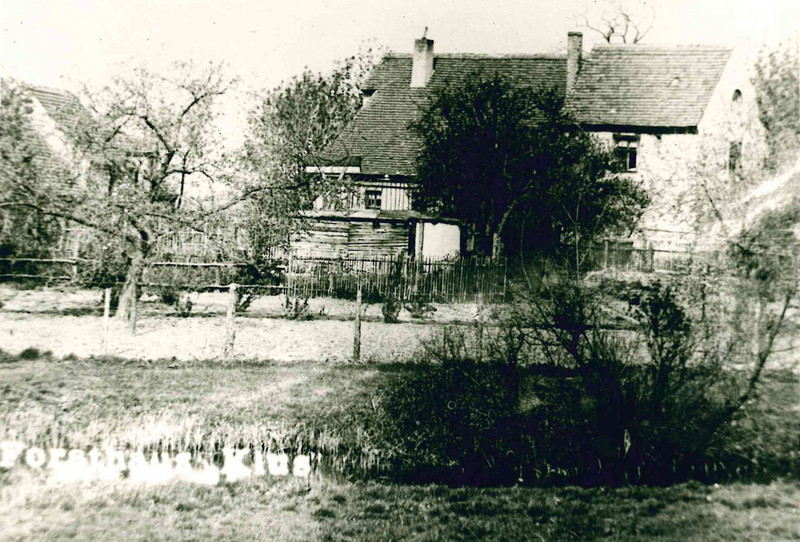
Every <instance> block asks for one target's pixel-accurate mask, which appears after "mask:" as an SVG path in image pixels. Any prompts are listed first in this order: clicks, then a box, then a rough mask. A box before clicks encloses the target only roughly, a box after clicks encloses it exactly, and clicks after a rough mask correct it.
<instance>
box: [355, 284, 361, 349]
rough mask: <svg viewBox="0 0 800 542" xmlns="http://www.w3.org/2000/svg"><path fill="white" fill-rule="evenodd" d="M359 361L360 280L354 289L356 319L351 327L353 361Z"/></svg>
mask: <svg viewBox="0 0 800 542" xmlns="http://www.w3.org/2000/svg"><path fill="white" fill-rule="evenodd" d="M360 362H361V281H360V280H359V281H358V286H357V289H356V320H355V324H354V327H353V363H360Z"/></svg>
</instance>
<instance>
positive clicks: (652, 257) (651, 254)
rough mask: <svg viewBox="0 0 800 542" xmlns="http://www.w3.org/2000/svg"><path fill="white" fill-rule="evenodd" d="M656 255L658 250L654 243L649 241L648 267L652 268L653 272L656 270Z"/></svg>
mask: <svg viewBox="0 0 800 542" xmlns="http://www.w3.org/2000/svg"><path fill="white" fill-rule="evenodd" d="M655 256H656V250H655V248H654V247H653V243H647V259H648V260H649V261H648V267H649V268H650V272H651V273H652V272H653V271H655Z"/></svg>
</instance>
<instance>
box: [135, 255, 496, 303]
mask: <svg viewBox="0 0 800 542" xmlns="http://www.w3.org/2000/svg"><path fill="white" fill-rule="evenodd" d="M280 256H281V257H276V258H271V259H268V260H267V261H266V262H265V263H264V264H263V265H261V266H260V267H258V268H256V267H254V266H250V265H246V264H235V263H226V262H221V263H192V262H154V263H152V264H150V266H149V267H148V268H147V269H146V270H145V273H144V276H143V283H145V284H151V285H167V284H169V285H174V286H176V287H178V288H186V289H207V288H218V287H222V286H224V285H226V284H229V283H231V282H234V283H237V284H241V285H243V287H244V288H255V289H260V290H264V291H266V292H269V291H272V292H275V293H277V292H281V293H286V294H287V295H289V296H291V297H299V298H313V297H338V298H355V296H356V292H357V291H358V289H359V287H360V289H361V291H362V295H363V296H364V299H365V300H370V299H385V298H387V297H392V298H396V299H401V300H413V299H417V298H418V299H421V300H426V301H441V302H454V303H465V302H473V301H477V300H479V299H480V300H484V301H486V302H500V301H502V300H503V298H504V296H505V288H506V263H505V261H496V260H492V259H490V258H484V257H479V256H468V257H462V258H455V259H449V260H437V259H432V258H411V257H407V256H404V255H402V254H401V255H396V256H390V255H369V254H350V255H319V254H303V253H295V252H288V253H285V254H281V255H280Z"/></svg>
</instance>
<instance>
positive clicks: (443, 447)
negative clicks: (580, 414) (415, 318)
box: [382, 359, 529, 485]
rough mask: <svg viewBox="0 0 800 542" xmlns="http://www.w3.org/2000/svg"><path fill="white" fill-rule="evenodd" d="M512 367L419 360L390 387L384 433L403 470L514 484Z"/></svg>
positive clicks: (516, 441)
mask: <svg viewBox="0 0 800 542" xmlns="http://www.w3.org/2000/svg"><path fill="white" fill-rule="evenodd" d="M518 384H519V373H518V371H517V369H516V368H513V367H509V366H507V365H502V364H498V363H476V362H474V361H472V360H469V359H465V360H448V361H445V362H444V363H442V364H425V365H420V366H419V370H418V371H416V372H415V373H414V374H413V375H412V376H410V377H409V378H408V379H401V380H399V381H398V382H396V384H395V386H394V387H393V388H391V389H389V390H388V391H387V393H386V397H385V400H384V401H383V403H382V404H383V405H384V408H385V409H386V416H385V420H386V425H385V426H384V431H383V435H382V437H383V438H384V439H385V440H386V441H387V447H388V448H390V449H397V450H398V458H397V460H398V463H399V468H400V470H401V472H405V473H406V474H407V475H410V476H412V477H416V478H423V479H422V480H417V481H430V480H425V479H424V477H425V476H426V473H432V472H433V473H439V474H438V475H436V477H437V478H438V477H439V476H441V475H444V477H445V478H446V480H447V481H449V482H451V483H456V484H471V485H484V484H489V483H491V484H497V483H514V482H516V480H517V477H518V471H519V465H520V458H522V457H524V456H525V454H526V453H527V452H528V451H529V450H526V449H523V445H524V443H523V441H522V439H521V436H522V435H521V431H520V428H521V427H520V426H521V417H520V416H519V414H518V412H517V397H516V390H517V387H518Z"/></svg>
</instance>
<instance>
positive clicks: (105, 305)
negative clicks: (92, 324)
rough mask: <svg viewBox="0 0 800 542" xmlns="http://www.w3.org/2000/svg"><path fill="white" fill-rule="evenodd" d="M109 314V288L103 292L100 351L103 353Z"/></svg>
mask: <svg viewBox="0 0 800 542" xmlns="http://www.w3.org/2000/svg"><path fill="white" fill-rule="evenodd" d="M110 316H111V288H106V289H105V291H104V292H103V343H102V346H101V348H100V353H101V354H105V353H106V348H107V347H108V324H109V320H110Z"/></svg>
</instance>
